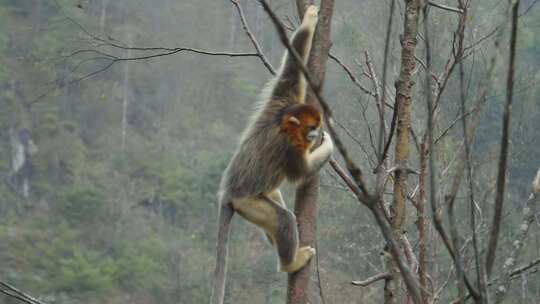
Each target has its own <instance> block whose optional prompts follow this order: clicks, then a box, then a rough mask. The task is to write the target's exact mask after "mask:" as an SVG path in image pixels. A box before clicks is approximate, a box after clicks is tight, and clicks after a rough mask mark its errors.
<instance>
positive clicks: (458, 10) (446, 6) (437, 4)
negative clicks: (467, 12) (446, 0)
mask: <svg viewBox="0 0 540 304" xmlns="http://www.w3.org/2000/svg"><path fill="white" fill-rule="evenodd" d="M427 3H428V4H429V5H431V6H433V7H437V8H440V9H443V10H445V11H449V12H454V13H458V14H463V10H462V9H460V8H455V7H451V6H448V5H444V4H439V3H436V2H434V1H428V2H427Z"/></svg>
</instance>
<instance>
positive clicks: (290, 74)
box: [272, 5, 318, 102]
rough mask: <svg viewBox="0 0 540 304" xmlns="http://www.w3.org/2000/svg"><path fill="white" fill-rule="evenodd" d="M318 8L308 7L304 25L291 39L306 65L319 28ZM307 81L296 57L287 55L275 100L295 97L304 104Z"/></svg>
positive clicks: (277, 85) (278, 81) (277, 83)
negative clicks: (316, 29)
mask: <svg viewBox="0 0 540 304" xmlns="http://www.w3.org/2000/svg"><path fill="white" fill-rule="evenodd" d="M317 14H318V8H317V7H316V6H314V5H312V6H310V7H308V9H307V10H306V13H305V14H304V19H303V20H302V24H301V25H300V27H299V28H298V29H297V30H296V32H295V33H294V35H293V37H292V39H291V46H292V47H293V48H294V50H295V51H296V52H297V53H298V55H299V56H300V58H302V61H303V62H304V64H307V61H308V58H309V52H310V50H311V41H312V40H313V34H314V33H315V27H316V26H317V20H318V19H317ZM304 82H305V80H304V77H303V74H302V71H301V68H299V67H298V66H297V64H296V61H295V60H294V57H293V56H292V55H291V54H289V53H287V55H286V56H285V58H284V60H283V63H282V66H281V69H280V72H279V76H278V78H277V82H276V84H275V87H274V90H273V92H272V95H273V98H274V99H279V97H284V98H288V97H294V98H295V101H296V102H304V97H305V87H306V86H305V83H304ZM291 95H292V96H291Z"/></svg>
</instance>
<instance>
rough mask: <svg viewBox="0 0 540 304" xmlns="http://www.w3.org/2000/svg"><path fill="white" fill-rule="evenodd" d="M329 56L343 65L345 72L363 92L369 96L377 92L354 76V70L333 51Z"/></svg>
mask: <svg viewBox="0 0 540 304" xmlns="http://www.w3.org/2000/svg"><path fill="white" fill-rule="evenodd" d="M328 57H329V58H330V59H332V60H333V61H335V62H336V63H337V64H338V65H339V66H341V68H342V69H343V70H344V71H345V73H347V75H348V76H349V78H350V79H351V81H352V82H353V83H354V85H355V86H356V87H357V88H359V89H360V90H361V91H362V92H364V93H366V94H367V95H369V96H375V93H373V92H371V91H370V90H368V89H366V88H365V87H364V86H363V85H362V84H361V83H360V82H359V81H358V78H356V76H354V74H353V72H352V71H351V69H350V68H349V67H348V66H346V65H345V64H344V63H343V62H342V61H341V60H340V59H339V58H337V57H336V56H335V55H334V54H332V53H328Z"/></svg>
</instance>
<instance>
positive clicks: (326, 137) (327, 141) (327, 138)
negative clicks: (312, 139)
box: [322, 131, 334, 149]
mask: <svg viewBox="0 0 540 304" xmlns="http://www.w3.org/2000/svg"><path fill="white" fill-rule="evenodd" d="M322 141H323V144H327V145H330V146H331V148H332V149H334V142H332V137H331V136H330V134H328V132H326V131H323V134H322Z"/></svg>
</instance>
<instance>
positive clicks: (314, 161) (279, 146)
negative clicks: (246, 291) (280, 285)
mask: <svg viewBox="0 0 540 304" xmlns="http://www.w3.org/2000/svg"><path fill="white" fill-rule="evenodd" d="M316 23H317V8H316V7H315V6H310V7H309V8H308V9H307V11H306V15H305V16H304V19H303V21H302V24H301V25H300V27H299V29H298V30H297V31H296V32H295V34H294V36H293V38H292V45H293V47H294V49H295V50H296V51H297V52H298V54H299V55H300V56H301V58H302V59H303V60H304V62H307V58H308V56H309V51H310V48H311V40H312V39H313V33H314V31H315V26H316ZM267 92H268V93H269V96H268V97H267V98H265V101H264V103H262V104H260V105H259V109H258V110H257V111H256V113H255V115H254V116H253V118H252V119H251V121H250V122H249V125H248V126H247V127H246V131H245V132H244V133H243V136H242V138H241V140H240V143H239V145H238V149H237V150H236V152H235V154H234V156H233V157H232V159H231V161H230V163H229V165H228V166H227V168H226V169H225V172H224V173H223V177H222V180H221V184H220V191H219V206H220V211H219V223H218V225H219V226H218V240H217V243H218V244H217V261H216V269H215V273H214V285H213V289H212V298H211V304H222V303H223V297H224V285H225V276H226V267H227V266H226V260H227V259H226V258H227V242H228V235H229V228H230V221H231V218H232V216H233V214H234V213H235V212H236V213H238V214H239V215H240V216H242V217H243V218H244V219H246V220H248V221H249V222H251V223H253V224H255V225H257V226H258V227H260V228H261V229H263V230H264V232H265V233H266V234H267V236H268V238H269V240H270V242H271V243H272V244H273V245H274V246H275V247H276V250H277V253H278V256H279V259H280V265H281V267H280V269H281V270H282V271H286V272H294V271H297V270H299V269H300V268H301V267H303V266H304V265H305V264H306V263H307V262H308V261H309V259H310V258H311V257H312V256H313V254H315V250H314V249H313V248H311V247H309V246H305V247H301V248H299V247H298V232H297V227H296V219H295V217H294V214H293V213H292V212H291V211H289V210H288V209H287V208H286V207H285V203H284V202H283V198H282V196H281V193H280V191H279V186H280V185H281V184H282V183H283V182H284V181H285V180H288V181H290V182H298V181H300V180H301V179H302V178H306V177H308V176H310V175H312V174H313V173H315V172H317V171H318V170H319V169H320V168H321V167H322V166H323V165H324V164H325V163H326V161H327V160H328V159H329V157H330V154H331V153H332V149H333V144H332V141H331V139H330V137H329V136H328V135H327V134H326V133H325V134H323V143H322V144H321V145H320V146H319V147H318V148H317V149H315V150H314V151H311V152H310V149H311V148H312V146H313V143H314V141H315V139H316V137H317V134H318V132H319V130H320V127H321V122H322V118H321V114H320V113H319V111H318V110H317V109H316V108H315V107H313V106H311V105H306V104H304V98H305V82H304V78H303V75H302V72H301V70H300V69H299V68H298V67H297V66H296V64H295V62H294V60H293V58H291V56H289V54H286V55H285V57H284V60H283V62H282V66H281V68H280V72H279V74H278V76H277V77H276V79H275V80H273V81H272V82H271V83H270V84H269V87H268V88H267Z"/></svg>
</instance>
